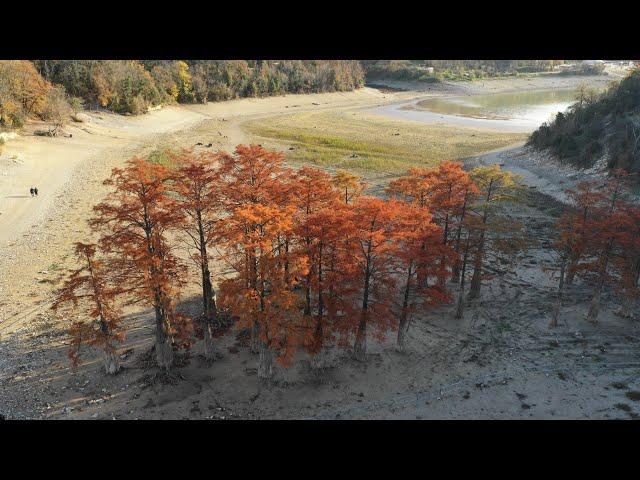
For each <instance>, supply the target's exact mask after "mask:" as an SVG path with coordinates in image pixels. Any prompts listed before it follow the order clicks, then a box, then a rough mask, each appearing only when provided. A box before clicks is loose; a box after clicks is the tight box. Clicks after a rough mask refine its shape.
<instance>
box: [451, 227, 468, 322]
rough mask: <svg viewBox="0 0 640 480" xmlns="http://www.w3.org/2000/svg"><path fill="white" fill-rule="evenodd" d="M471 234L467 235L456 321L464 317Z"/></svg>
mask: <svg viewBox="0 0 640 480" xmlns="http://www.w3.org/2000/svg"><path fill="white" fill-rule="evenodd" d="M470 237H471V233H470V232H469V233H467V240H466V242H465V247H464V255H463V257H462V272H460V288H459V289H458V306H457V308H456V315H455V318H456V319H461V318H462V317H463V315H464V284H465V277H466V274H467V259H468V258H469V241H470Z"/></svg>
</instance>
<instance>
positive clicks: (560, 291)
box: [549, 258, 567, 328]
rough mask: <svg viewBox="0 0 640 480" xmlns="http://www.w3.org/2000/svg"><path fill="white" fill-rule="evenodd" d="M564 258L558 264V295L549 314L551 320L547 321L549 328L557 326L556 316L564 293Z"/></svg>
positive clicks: (558, 313)
mask: <svg viewBox="0 0 640 480" xmlns="http://www.w3.org/2000/svg"><path fill="white" fill-rule="evenodd" d="M566 263H567V261H566V259H565V258H563V259H562V263H561V264H560V281H559V283H558V295H557V297H556V305H555V307H554V309H553V313H552V315H551V322H550V323H549V327H550V328H555V327H557V326H558V316H559V315H560V307H561V306H562V296H563V293H564V272H565V267H566Z"/></svg>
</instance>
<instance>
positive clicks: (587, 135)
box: [529, 70, 640, 173]
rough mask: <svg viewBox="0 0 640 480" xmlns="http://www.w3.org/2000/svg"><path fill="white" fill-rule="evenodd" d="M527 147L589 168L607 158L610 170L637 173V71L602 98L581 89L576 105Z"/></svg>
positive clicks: (639, 119)
mask: <svg viewBox="0 0 640 480" xmlns="http://www.w3.org/2000/svg"><path fill="white" fill-rule="evenodd" d="M529 144H530V145H532V146H534V147H536V148H538V149H550V150H551V151H552V152H553V154H555V155H556V156H557V157H559V158H560V159H562V160H564V161H567V162H569V163H571V164H574V165H577V166H579V167H590V166H592V165H593V164H594V163H595V162H596V161H597V160H598V159H599V158H601V157H602V156H603V155H606V157H607V162H608V166H609V168H622V169H624V170H627V171H629V172H633V173H637V172H639V171H640V70H635V71H633V72H632V73H631V74H630V75H629V76H628V77H626V78H625V79H624V80H622V81H621V82H620V83H619V84H612V85H611V86H610V87H609V89H608V90H607V91H605V92H603V93H602V94H600V95H599V94H597V93H596V92H595V91H594V90H592V89H590V88H588V87H586V86H581V88H579V89H578V96H577V102H576V103H575V104H574V105H573V106H572V107H571V108H569V110H568V111H566V112H564V113H562V112H560V113H558V114H557V116H556V118H555V119H554V120H553V121H552V122H551V123H548V124H547V123H545V124H543V125H542V126H541V127H540V128H539V129H538V130H536V131H535V132H533V134H532V135H531V137H530V139H529Z"/></svg>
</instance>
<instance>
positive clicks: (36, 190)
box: [33, 187, 38, 197]
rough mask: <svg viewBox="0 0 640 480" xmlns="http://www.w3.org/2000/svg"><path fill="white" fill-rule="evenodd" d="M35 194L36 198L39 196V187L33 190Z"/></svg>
mask: <svg viewBox="0 0 640 480" xmlns="http://www.w3.org/2000/svg"><path fill="white" fill-rule="evenodd" d="M33 193H35V194H36V197H37V196H38V187H34V188H33Z"/></svg>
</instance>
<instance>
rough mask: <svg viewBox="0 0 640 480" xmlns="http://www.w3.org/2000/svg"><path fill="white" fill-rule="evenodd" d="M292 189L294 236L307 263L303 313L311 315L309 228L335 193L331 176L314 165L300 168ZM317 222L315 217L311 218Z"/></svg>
mask: <svg viewBox="0 0 640 480" xmlns="http://www.w3.org/2000/svg"><path fill="white" fill-rule="evenodd" d="M292 183H293V185H292V190H293V191H295V192H296V195H295V197H293V201H294V203H295V205H296V207H297V213H296V217H295V227H294V233H295V235H296V238H297V239H298V243H299V247H300V249H301V253H302V255H304V257H305V258H306V262H307V264H308V266H309V268H308V269H307V270H308V271H307V274H306V275H305V277H304V280H303V282H302V283H303V288H304V296H305V303H304V314H305V315H307V316H309V315H311V284H312V281H313V278H314V275H315V274H316V264H315V262H314V261H313V260H314V259H313V254H314V251H313V250H314V249H313V247H314V245H313V243H314V238H313V236H312V232H311V229H312V228H313V227H314V226H316V225H313V224H312V223H311V219H312V216H313V215H314V214H315V213H317V212H318V211H319V210H321V209H323V208H326V207H327V206H329V205H330V204H332V203H337V201H338V194H337V192H336V191H335V190H334V189H333V187H332V185H331V176H330V175H329V174H328V173H326V172H323V171H322V170H320V169H318V168H311V167H303V168H301V169H300V170H298V171H297V172H296V173H295V174H294V175H293V177H292ZM313 221H314V222H317V221H318V218H317V217H314V218H313Z"/></svg>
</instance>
